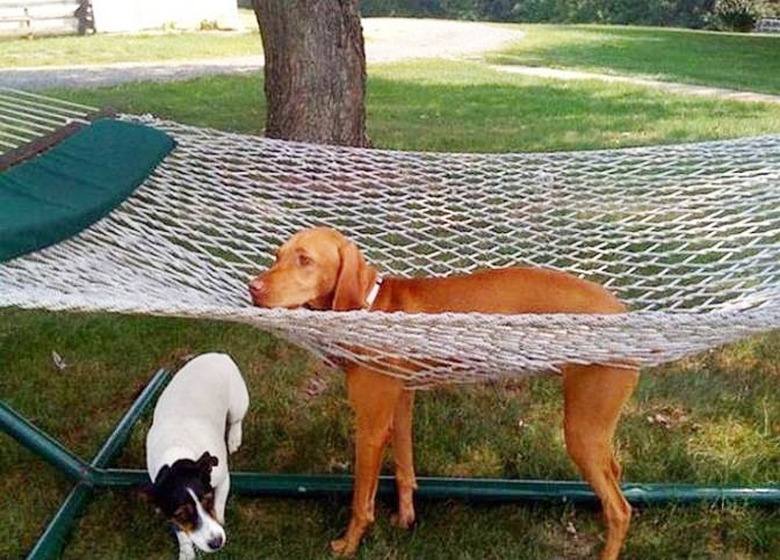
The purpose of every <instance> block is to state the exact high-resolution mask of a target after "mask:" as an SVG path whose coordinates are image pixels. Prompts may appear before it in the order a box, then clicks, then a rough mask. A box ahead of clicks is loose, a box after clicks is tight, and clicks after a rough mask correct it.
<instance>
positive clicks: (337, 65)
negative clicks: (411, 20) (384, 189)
mask: <svg viewBox="0 0 780 560" xmlns="http://www.w3.org/2000/svg"><path fill="white" fill-rule="evenodd" d="M252 6H253V8H254V10H255V15H256V16H257V22H258V24H259V26H260V33H261V34H262V37H263V49H264V51H265V95H266V100H267V104H268V113H267V117H266V130H265V133H266V136H268V137H271V138H283V139H287V140H299V141H303V142H314V143H318V144H340V145H346V146H367V145H368V140H367V137H366V132H365V121H366V113H365V90H366V55H365V50H364V47H363V29H362V27H361V25H360V15H359V11H358V6H359V0H252Z"/></svg>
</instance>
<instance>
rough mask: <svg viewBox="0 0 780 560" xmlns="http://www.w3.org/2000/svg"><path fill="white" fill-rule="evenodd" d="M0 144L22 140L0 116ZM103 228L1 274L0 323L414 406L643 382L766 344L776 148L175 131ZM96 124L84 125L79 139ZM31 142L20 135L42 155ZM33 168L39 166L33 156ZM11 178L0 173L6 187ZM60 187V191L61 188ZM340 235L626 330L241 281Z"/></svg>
mask: <svg viewBox="0 0 780 560" xmlns="http://www.w3.org/2000/svg"><path fill="white" fill-rule="evenodd" d="M0 106H8V107H12V108H13V111H14V114H13V117H12V118H13V119H16V120H17V121H21V122H25V123H30V122H38V121H36V120H35V119H38V118H41V119H43V118H45V119H46V120H47V123H49V126H50V128H51V129H58V128H59V127H60V126H63V125H65V124H66V123H68V122H71V121H72V120H73V119H82V120H85V122H86V120H87V115H88V114H89V113H90V112H91V111H92V109H90V108H88V107H81V106H78V107H77V106H74V105H72V104H62V103H61V102H57V101H55V100H51V99H47V98H40V97H38V96H31V95H30V94H23V93H20V92H14V91H9V90H2V91H0ZM0 119H1V120H0V143H2V142H5V143H6V144H7V145H9V146H10V147H11V148H14V147H17V146H19V145H23V144H25V143H26V142H27V141H28V140H29V139H31V138H26V137H24V136H25V135H24V134H20V131H19V130H16V129H10V130H12V131H13V134H12V139H11V140H10V141H9V140H8V138H6V137H4V136H3V134H2V133H3V131H7V130H9V128H7V127H6V126H5V125H7V124H12V125H13V126H14V127H16V128H19V129H21V128H25V126H22V125H20V123H19V122H17V121H8V120H6V119H5V117H3V116H2V111H0ZM119 120H120V121H121V122H124V123H134V124H137V125H144V126H147V127H151V128H153V129H154V130H156V131H162V132H164V133H166V134H167V135H169V136H170V137H171V138H173V139H174V140H175V144H176V148H175V149H174V150H173V151H172V152H171V153H170V154H169V155H168V156H167V157H165V159H164V160H163V161H162V163H161V164H160V165H159V166H157V167H156V169H155V170H154V171H153V172H152V173H151V174H150V175H149V177H148V178H147V179H146V180H145V181H144V182H143V184H142V185H141V186H140V187H138V188H137V189H136V190H135V191H134V193H133V194H132V195H131V196H130V197H129V198H127V199H126V200H125V201H124V202H123V203H121V204H120V205H119V206H118V207H117V208H116V209H115V210H113V211H112V212H111V213H110V214H108V215H107V216H106V217H104V218H103V219H101V220H99V221H98V222H97V223H95V224H94V225H92V226H91V227H89V228H88V229H86V230H84V231H83V232H81V233H79V234H78V235H75V236H74V237H71V238H69V239H67V240H65V241H63V242H60V243H57V244H55V245H52V246H49V247H46V248H44V249H41V250H38V251H35V252H32V253H29V254H27V255H25V256H20V257H16V258H13V259H11V260H9V261H7V262H5V263H4V264H0V306H19V307H23V308H46V309H52V310H73V311H108V312H118V313H145V314H152V315H165V316H179V317H207V318H212V319H220V320H230V321H238V322H243V323H248V324H251V325H254V326H256V327H259V328H262V329H266V330H272V331H275V332H277V333H278V334H280V335H281V336H283V337H285V338H287V339H289V340H291V341H293V342H294V343H297V344H299V345H301V346H303V347H305V348H307V349H309V350H311V351H313V352H315V353H316V354H318V355H319V356H321V357H323V358H325V359H328V360H335V359H347V360H353V361H356V362H359V363H362V364H364V365H366V366H368V367H371V368H375V369H376V370H378V371H382V372H383V373H386V374H388V375H394V376H397V377H399V378H401V379H403V380H405V382H406V383H407V385H408V386H409V387H410V388H425V387H430V386H434V385H440V384H449V383H471V382H481V381H487V380H493V379H498V378H502V377H506V376H518V375H523V374H530V373H536V372H541V371H551V370H552V371H555V370H557V369H558V368H559V367H560V366H561V365H562V364H564V363H582V364H587V363H612V364H618V363H625V362H626V361H629V360H630V361H634V362H637V363H639V364H642V365H655V364H660V363H663V362H667V361H671V360H676V359H679V358H682V357H684V356H688V355H691V354H695V353H698V352H701V351H703V350H706V349H709V348H712V347H714V346H717V345H720V344H724V343H727V342H731V341H735V340H738V339H740V338H743V337H746V336H749V335H751V334H754V333H759V332H763V331H767V330H770V329H775V328H777V327H778V326H780V135H773V136H762V137H756V138H749V139H739V140H729V141H719V142H706V143H698V144H687V145H676V146H659V147H650V148H635V149H621V150H602V151H589V152H570V153H544V154H542V153H537V154H441V153H409V152H397V151H387V150H368V149H356V148H343V147H333V146H319V145H307V144H301V143H293V142H284V141H278V140H270V139H266V138H260V137H254V136H248V135H240V134H231V133H226V132H220V131H216V130H209V129H204V128H197V127H191V126H185V125H182V124H178V123H175V122H170V121H165V120H159V119H156V118H153V117H151V116H139V115H121V116H120V117H119ZM88 126H94V125H88ZM40 135H41V131H40V130H39V129H37V128H36V129H35V130H33V131H32V132H31V134H29V135H28V136H31V137H38V136H40ZM49 153H50V152H45V153H43V154H41V155H38V156H37V158H39V159H40V158H47V157H48V156H49ZM12 170H13V168H12ZM73 171H74V170H73V169H71V168H67V169H66V168H63V169H61V172H62V173H63V174H68V173H72V172H73ZM314 225H329V226H332V227H335V228H338V229H339V230H341V231H342V232H344V233H345V234H347V235H348V236H349V237H351V238H352V239H353V240H354V241H355V242H356V243H357V244H358V246H359V247H361V249H362V250H363V252H364V253H365V255H366V258H367V260H368V261H369V262H371V263H372V264H374V265H376V266H377V267H378V268H379V269H380V271H381V273H382V274H385V275H405V276H408V275H422V274H425V275H445V274H454V273H462V272H467V271H472V270H475V269H478V268H485V267H501V266H507V265H511V264H525V265H538V266H546V267H553V268H558V269H563V270H567V271H569V272H573V273H575V274H578V275H581V276H583V277H587V278H589V279H592V280H595V281H597V282H600V283H602V284H604V285H605V286H608V287H609V288H610V289H612V290H614V291H615V292H616V293H618V294H619V295H620V297H621V298H623V299H624V301H626V302H627V303H628V304H629V305H630V307H631V309H632V311H631V312H630V313H627V314H623V315H570V314H544V315H485V314H452V313H445V314H437V315H425V314H405V313H376V312H372V313H368V312H365V311H354V312H319V311H317V312H314V311H306V310H264V309H258V308H254V307H252V306H251V304H250V300H249V297H248V293H247V283H248V281H249V280H250V279H251V278H252V277H253V276H254V275H255V274H256V273H257V272H258V271H259V270H261V269H263V268H265V267H267V266H268V265H269V264H270V262H271V256H272V255H273V253H274V250H275V249H276V248H277V247H278V246H279V245H280V244H281V243H282V242H283V241H284V240H285V239H287V238H288V237H289V236H290V235H292V234H293V233H295V232H296V231H298V230H300V229H301V228H305V227H310V226H314Z"/></svg>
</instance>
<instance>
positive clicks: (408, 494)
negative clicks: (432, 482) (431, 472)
mask: <svg viewBox="0 0 780 560" xmlns="http://www.w3.org/2000/svg"><path fill="white" fill-rule="evenodd" d="M413 408H414V391H404V392H403V393H402V394H401V397H400V398H399V399H398V404H397V405H396V407H395V418H394V419H393V443H392V445H393V458H394V460H395V484H396V487H397V488H398V514H397V515H394V516H393V517H392V518H391V520H390V522H391V523H392V524H393V525H395V526H396V527H399V528H401V529H409V528H411V527H412V525H414V520H415V513H414V499H413V497H414V491H415V490H416V489H417V478H416V477H415V475H414V447H413V442H412V415H413Z"/></svg>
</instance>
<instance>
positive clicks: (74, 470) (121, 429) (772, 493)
mask: <svg viewBox="0 0 780 560" xmlns="http://www.w3.org/2000/svg"><path fill="white" fill-rule="evenodd" d="M170 377H171V376H170V373H169V372H168V371H166V370H164V369H161V370H159V371H158V372H157V373H156V374H155V375H154V376H153V377H152V379H151V380H150V382H149V383H148V384H147V386H146V387H145V388H144V390H143V391H142V393H141V394H140V395H139V396H138V398H137V399H136V400H135V402H134V403H133V404H132V405H131V407H130V408H129V409H128V411H127V412H126V413H125V414H124V416H123V417H122V419H121V420H120V421H119V423H118V424H117V426H116V428H115V429H114V431H113V432H112V433H111V435H110V436H109V437H108V439H107V440H106V442H105V443H104V444H103V446H102V448H101V449H100V451H98V453H97V454H96V455H95V458H94V459H93V460H92V461H91V462H90V463H86V462H84V461H83V460H81V459H80V458H79V457H77V456H76V455H75V454H73V453H72V452H71V451H69V450H68V449H67V448H65V447H64V446H63V445H62V444H60V443H59V442H57V441H56V440H55V439H54V438H52V437H51V436H50V435H48V434H46V433H45V432H43V431H41V430H40V429H38V428H37V427H35V426H34V425H33V424H32V423H30V422H29V421H28V420H27V419H25V418H24V417H23V416H22V415H20V414H19V413H17V412H16V411H14V410H13V409H12V408H11V407H9V406H8V405H7V404H6V403H5V402H0V428H2V430H3V431H4V432H5V433H7V434H8V435H10V436H11V437H13V438H14V439H16V440H17V441H18V442H19V443H20V444H21V445H22V446H24V447H26V448H27V449H29V450H31V451H33V452H35V453H37V454H38V455H40V456H41V457H42V458H43V459H45V460H46V461H47V462H49V463H50V464H51V465H53V466H54V467H55V468H57V469H58V470H59V471H60V472H62V473H64V474H66V475H67V476H69V477H70V478H73V479H74V480H75V481H76V484H75V486H74V487H73V489H72V490H71V492H70V493H69V494H68V496H67V498H66V499H65V500H64V501H63V503H62V505H61V506H60V508H59V509H58V511H57V513H56V514H55V515H54V517H53V518H52V520H51V522H50V523H49V525H48V526H47V527H46V529H45V531H44V532H43V534H42V535H41V537H40V538H39V539H38V541H37V543H36V544H35V546H34V547H33V549H32V550H31V551H30V553H29V555H28V556H27V559H28V560H48V559H52V558H59V556H60V553H61V550H62V548H63V546H64V544H65V541H66V538H67V535H68V533H69V532H70V530H71V529H72V527H73V525H74V523H75V520H76V518H77V517H78V516H79V515H81V513H82V512H83V511H84V509H85V508H86V506H87V504H88V501H89V498H90V497H91V495H92V492H93V491H94V490H97V489H101V488H103V489H108V488H117V489H122V488H124V489H127V488H135V487H138V486H140V485H141V484H143V483H145V482H147V481H148V478H147V477H148V475H147V473H146V471H145V470H140V469H114V468H108V465H109V464H110V463H111V461H112V460H113V459H114V458H115V457H116V455H117V454H118V452H119V451H120V450H121V449H122V447H123V446H124V445H125V443H126V441H127V438H128V437H129V435H130V433H131V431H132V428H133V426H134V425H135V424H136V422H137V421H138V419H139V418H140V417H141V415H142V414H143V413H144V411H145V410H146V409H147V407H148V406H149V405H150V403H151V402H152V401H153V400H154V398H155V396H156V395H157V394H159V392H160V391H161V390H162V389H163V387H164V386H165V385H166V384H167V383H168V381H169V380H170ZM352 482H353V478H352V476H349V475H308V474H266V473H252V472H234V473H231V488H232V490H233V491H234V492H236V493H238V494H244V495H252V496H267V497H277V498H296V497H297V498H319V497H323V496H333V495H341V496H348V495H349V494H350V493H351V492H352ZM417 482H418V486H419V488H418V490H417V492H416V495H417V497H418V498H420V499H430V500H436V499H457V500H464V501H480V502H494V503H498V502H504V503H506V502H518V501H545V502H558V503H586V504H587V503H596V502H597V499H596V496H595V495H594V493H593V491H592V490H591V489H590V487H589V486H588V485H587V484H585V483H583V482H577V481H546V480H509V479H485V478H446V477H419V478H418V479H417ZM622 488H623V491H624V493H625V495H626V499H627V500H628V501H629V502H630V503H631V504H633V505H639V506H643V505H660V504H666V503H675V504H695V503H704V502H709V503H722V502H726V501H734V502H738V503H741V504H745V505H770V504H780V486H767V487H733V486H702V485H697V484H642V483H626V484H623V485H622ZM395 491H396V488H395V481H394V479H393V477H392V476H382V477H381V478H380V481H379V488H378V494H379V495H381V496H392V495H394V494H395Z"/></svg>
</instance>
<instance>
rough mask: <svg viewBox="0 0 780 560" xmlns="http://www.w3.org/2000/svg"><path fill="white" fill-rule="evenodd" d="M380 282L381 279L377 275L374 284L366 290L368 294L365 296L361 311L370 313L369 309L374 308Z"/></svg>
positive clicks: (380, 286) (380, 285)
mask: <svg viewBox="0 0 780 560" xmlns="http://www.w3.org/2000/svg"><path fill="white" fill-rule="evenodd" d="M382 282H383V278H382V277H381V276H380V275H379V274H377V275H376V279H375V280H374V283H373V284H371V288H370V289H369V290H368V294H366V299H365V303H364V304H363V309H365V310H366V311H371V308H372V307H373V306H374V303H375V302H376V298H377V296H378V295H379V290H380V289H381V288H382Z"/></svg>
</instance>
